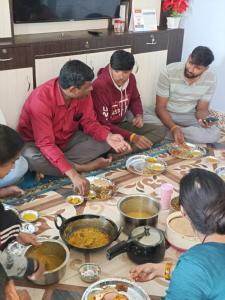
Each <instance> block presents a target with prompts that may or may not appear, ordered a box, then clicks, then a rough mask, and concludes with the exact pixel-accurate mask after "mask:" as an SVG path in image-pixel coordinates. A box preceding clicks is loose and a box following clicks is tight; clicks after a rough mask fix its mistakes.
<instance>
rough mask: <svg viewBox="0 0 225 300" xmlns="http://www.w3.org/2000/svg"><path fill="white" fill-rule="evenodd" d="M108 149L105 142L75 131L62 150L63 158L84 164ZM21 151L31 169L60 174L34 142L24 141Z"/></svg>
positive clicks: (46, 173)
mask: <svg viewBox="0 0 225 300" xmlns="http://www.w3.org/2000/svg"><path fill="white" fill-rule="evenodd" d="M109 149H110V146H109V145H108V144H107V143H106V142H98V141H96V140H94V139H93V138H92V137H90V136H89V135H86V134H84V133H83V132H82V131H77V132H76V134H75V135H74V136H73V137H72V138H71V140H70V141H69V142H68V144H67V145H66V147H65V149H63V152H64V155H65V159H66V160H67V161H68V162H70V163H71V164H73V163H77V164H85V163H88V162H90V161H92V160H94V159H96V158H97V157H99V156H100V155H102V154H103V153H106V152H108V151H109ZM22 153H23V156H24V157H25V158H26V159H27V161H28V164H29V168H30V170H31V171H36V172H41V173H43V174H45V175H52V176H62V173H61V172H60V171H59V170H58V169H57V168H56V167H54V166H53V165H52V164H51V163H50V162H49V161H48V160H47V159H46V158H45V157H44V156H43V155H42V153H41V152H40V150H39V149H38V148H37V147H36V146H35V144H34V143H31V142H28V143H25V146H24V149H23V151H22Z"/></svg>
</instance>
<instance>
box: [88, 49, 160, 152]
mask: <svg viewBox="0 0 225 300" xmlns="http://www.w3.org/2000/svg"><path fill="white" fill-rule="evenodd" d="M134 63H135V61H134V56H133V54H131V53H130V52H127V51H124V50H118V51H115V52H114V53H113V55H112V56H111V59H110V64H109V65H107V66H106V67H105V68H103V69H100V70H99V72H98V77H97V79H96V80H95V81H94V83H93V90H92V97H93V103H94V108H95V111H96V113H97V117H98V120H99V121H100V122H101V123H102V124H104V125H107V126H109V128H110V130H111V132H113V133H119V134H121V135H122V136H123V137H124V139H126V140H127V141H129V142H130V143H132V144H133V145H132V148H133V150H134V151H137V149H149V148H150V147H151V146H152V145H153V144H155V143H157V142H160V141H161V140H162V139H163V138H164V136H165V128H164V127H163V126H158V125H152V124H144V122H143V108H142V103H141V99H140V95H139V92H138V89H137V86H136V80H135V76H134V75H133V74H132V70H133V67H134ZM128 110H130V111H131V113H132V114H133V120H132V123H130V122H128V121H127V120H126V114H127V111H128Z"/></svg>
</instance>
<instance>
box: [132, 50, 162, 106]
mask: <svg viewBox="0 0 225 300" xmlns="http://www.w3.org/2000/svg"><path fill="white" fill-rule="evenodd" d="M134 56H135V61H136V66H135V77H136V80H137V87H138V90H139V93H140V96H141V100H142V104H143V106H144V107H149V106H152V105H154V104H155V99H156V87H157V82H158V78H159V74H160V71H161V70H162V68H163V67H164V66H165V65H166V60H167V50H162V51H155V52H145V53H139V54H135V55H134Z"/></svg>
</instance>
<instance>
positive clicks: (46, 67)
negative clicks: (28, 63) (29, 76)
mask: <svg viewBox="0 0 225 300" xmlns="http://www.w3.org/2000/svg"><path fill="white" fill-rule="evenodd" d="M72 59H79V60H81V61H83V62H84V63H86V54H80V55H71V56H70V55H68V56H58V57H51V58H42V59H35V77H36V86H38V85H40V84H42V83H44V82H45V81H48V80H50V79H52V78H54V77H57V76H59V71H60V69H61V67H62V66H63V65H64V64H65V63H66V62H67V61H68V60H72Z"/></svg>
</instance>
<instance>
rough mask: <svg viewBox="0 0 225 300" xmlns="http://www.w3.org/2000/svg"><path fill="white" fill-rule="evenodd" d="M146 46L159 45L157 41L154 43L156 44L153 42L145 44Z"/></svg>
mask: <svg viewBox="0 0 225 300" xmlns="http://www.w3.org/2000/svg"><path fill="white" fill-rule="evenodd" d="M145 44H146V45H156V44H157V43H156V41H154V42H151V43H149V42H148V43H145Z"/></svg>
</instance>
